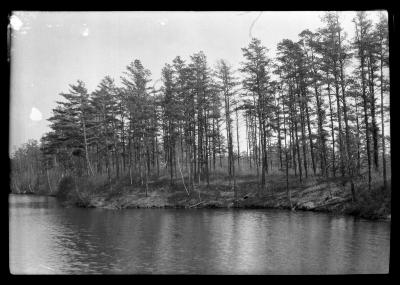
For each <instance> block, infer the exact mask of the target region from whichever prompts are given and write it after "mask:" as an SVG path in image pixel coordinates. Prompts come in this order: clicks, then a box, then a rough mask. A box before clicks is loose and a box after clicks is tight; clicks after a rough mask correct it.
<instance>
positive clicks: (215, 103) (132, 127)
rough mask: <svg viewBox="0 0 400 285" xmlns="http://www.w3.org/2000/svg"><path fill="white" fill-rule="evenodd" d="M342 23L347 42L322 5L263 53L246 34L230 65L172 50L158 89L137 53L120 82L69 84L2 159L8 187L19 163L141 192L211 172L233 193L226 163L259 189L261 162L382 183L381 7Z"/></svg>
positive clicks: (385, 77)
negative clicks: (41, 122)
mask: <svg viewBox="0 0 400 285" xmlns="http://www.w3.org/2000/svg"><path fill="white" fill-rule="evenodd" d="M353 23H354V29H355V30H354V31H355V36H354V38H351V39H348V38H347V36H346V33H345V32H344V30H343V29H342V27H341V25H340V19H339V16H338V14H337V13H334V12H328V13H326V14H325V15H324V17H323V19H322V24H323V27H322V28H320V29H317V30H316V31H310V30H305V31H303V32H301V33H300V34H299V38H298V41H292V40H289V39H284V40H282V41H281V42H279V43H278V46H277V56H276V57H275V58H271V57H269V55H268V49H267V48H266V47H264V46H263V45H262V43H261V41H260V40H258V39H256V38H253V39H252V40H251V42H250V43H249V45H248V46H247V47H245V48H242V52H243V61H242V62H241V63H240V67H239V68H238V70H234V68H233V67H232V66H230V65H229V63H227V62H226V61H225V60H219V61H218V62H217V64H216V65H215V66H214V67H210V66H209V64H208V62H207V59H206V55H205V54H204V53H203V52H199V53H195V54H193V55H192V56H191V57H190V59H189V60H188V61H185V60H183V59H182V58H181V57H179V56H177V57H176V58H175V59H174V60H173V61H172V62H171V63H167V64H165V66H164V68H163V69H162V72H161V75H162V78H161V80H162V84H161V85H162V86H161V87H160V88H155V86H154V85H152V84H151V83H150V82H151V79H150V76H151V74H150V71H149V70H148V69H146V68H145V67H144V66H143V65H142V63H141V62H140V60H134V61H133V62H132V63H131V64H129V65H128V66H127V67H126V70H125V72H124V74H123V75H122V76H121V85H120V86H118V85H117V84H116V83H115V80H114V79H113V78H111V77H109V76H106V77H105V78H104V79H103V80H102V81H101V82H100V83H99V85H98V87H97V88H96V90H94V91H93V92H89V91H88V90H87V89H86V87H85V84H84V82H82V81H77V82H76V83H75V84H71V85H70V86H69V91H68V92H66V93H61V94H60V95H61V97H62V100H60V101H57V107H56V108H55V109H53V116H52V117H51V118H50V119H49V121H50V122H51V125H50V127H51V129H52V130H51V131H50V132H49V133H47V134H45V135H44V136H43V137H42V139H41V142H40V146H39V145H38V144H34V143H33V145H32V143H31V144H28V145H27V146H26V147H22V148H21V149H20V150H18V151H17V152H16V153H15V155H14V156H13V158H12V167H13V172H12V174H13V175H14V176H13V180H12V185H11V186H12V187H18V182H20V181H21V180H20V179H18V177H20V176H21V175H22V174H24V173H27V171H29V173H34V172H35V171H36V172H38V174H41V175H43V177H46V176H47V179H48V184H49V186H50V184H51V183H50V179H49V171H51V173H53V175H55V174H54V173H56V172H57V173H58V174H57V175H59V176H60V177H61V176H64V175H67V174H70V175H74V176H76V177H82V176H88V177H91V176H96V175H105V176H106V177H107V179H108V181H109V182H111V181H112V180H113V179H121V178H122V177H123V178H127V177H129V181H130V184H134V183H140V184H141V185H143V186H145V189H146V191H147V185H148V183H149V181H150V180H151V179H154V178H156V177H159V176H160V175H163V174H164V173H165V171H167V173H168V177H169V180H170V183H171V184H173V183H174V181H177V180H179V181H182V182H183V185H184V187H185V189H186V191H187V192H189V191H193V190H194V189H196V187H197V186H198V185H200V184H207V185H208V184H209V183H210V175H211V173H213V172H214V171H215V170H216V169H221V168H222V169H225V171H226V173H227V175H228V176H229V181H230V185H232V188H233V189H236V187H235V184H236V179H235V177H236V174H237V171H238V169H240V168H241V167H244V166H246V167H247V168H249V169H250V172H251V173H254V175H256V176H257V177H258V179H259V185H260V187H259V191H260V192H263V191H267V190H268V189H266V185H267V179H268V174H269V173H270V172H271V171H272V168H274V169H277V170H278V171H281V172H282V173H283V174H284V175H286V181H287V183H289V182H288V181H289V180H288V177H289V174H291V175H292V174H294V175H295V176H296V177H298V179H299V182H302V181H303V180H304V179H306V178H308V177H309V176H315V175H318V176H322V177H343V179H345V180H347V181H349V182H350V183H351V185H352V189H353V190H354V181H355V180H356V179H359V178H360V177H365V178H366V179H367V180H368V187H369V188H371V184H372V183H373V180H374V179H378V177H379V181H382V182H383V187H385V188H386V187H387V181H388V177H387V176H388V174H387V160H388V157H389V158H390V155H389V153H390V138H389V136H388V134H385V123H387V122H389V106H388V104H387V103H385V98H386V100H387V98H388V96H389V89H390V88H389V86H390V85H389V72H388V71H389V45H388V20H387V18H386V17H385V15H384V14H383V13H382V14H380V15H379V19H378V20H377V22H376V23H374V22H373V21H372V20H371V19H369V17H368V15H367V13H366V12H357V14H356V17H355V18H354V19H353ZM240 126H242V127H244V128H241V127H240ZM241 129H243V131H241ZM243 134H244V135H245V141H246V144H245V145H243V144H240V141H241V139H240V136H241V135H243ZM243 139H244V138H242V141H243ZM35 147H36V150H37V151H32V150H31V149H32V148H33V149H34V148H35ZM39 148H40V149H39ZM32 157H35V159H34V160H33V159H32ZM34 161H36V163H37V164H36V165H35V164H33V162H34ZM375 174H377V175H375ZM45 175H46V176H45ZM30 183H33V182H30ZM29 185H31V184H29ZM288 186H289V185H288ZM54 187H56V186H55V185H53V188H54ZM287 188H288V190H289V187H287ZM146 193H147V192H146ZM235 194H236V191H235ZM199 195H200V193H199ZM353 198H354V199H356V197H355V193H354V191H353Z"/></svg>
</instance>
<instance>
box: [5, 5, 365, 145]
mask: <svg viewBox="0 0 400 285" xmlns="http://www.w3.org/2000/svg"><path fill="white" fill-rule="evenodd" d="M370 14H373V12H370ZM322 15H323V12H262V13H260V12H14V13H13V16H12V17H11V21H10V22H11V27H12V33H11V35H12V40H11V42H12V44H11V82H10V83H11V84H10V87H11V88H10V96H11V97H10V99H11V102H10V103H11V106H10V111H11V114H10V132H11V133H10V150H12V149H13V147H14V146H19V145H21V144H22V143H25V142H27V140H28V139H40V137H41V136H42V135H43V134H44V133H45V132H47V131H49V130H50V129H49V127H48V125H49V124H48V121H47V120H46V119H47V118H49V117H50V116H51V110H52V109H53V108H54V107H55V105H56V104H55V101H56V100H60V98H61V97H60V96H59V93H61V92H67V91H68V84H72V83H75V82H76V80H78V79H81V80H83V81H84V82H85V83H86V87H87V88H88V91H89V92H91V91H93V90H94V89H95V88H96V86H97V84H98V83H99V82H100V80H101V79H102V78H103V77H104V76H106V75H110V76H111V77H113V78H114V79H115V80H116V83H117V84H119V83H120V76H121V75H122V73H123V71H124V70H125V67H126V66H127V65H128V64H129V63H130V62H132V61H133V60H135V59H140V60H141V61H142V63H143V65H144V66H145V67H146V68H148V69H150V71H151V72H152V76H151V78H152V79H153V82H154V81H156V80H157V79H159V78H160V75H161V68H162V67H163V66H164V64H165V63H170V62H171V61H172V60H173V58H175V57H176V56H177V55H180V56H181V57H183V59H185V60H188V59H189V56H190V55H192V54H193V53H195V52H198V51H200V50H202V51H204V53H205V55H206V56H207V59H208V63H209V65H210V66H214V64H215V62H216V61H217V60H218V59H226V60H227V61H228V62H230V63H231V64H232V65H233V67H234V68H238V67H239V63H240V62H241V61H242V60H243V58H242V52H241V48H242V47H245V46H247V45H248V43H249V42H250V38H251V37H257V38H259V39H260V40H261V41H262V43H263V45H265V46H266V47H267V48H268V49H269V50H270V52H269V54H270V55H271V56H273V55H274V53H275V48H276V45H277V43H278V42H279V41H281V40H282V39H285V38H287V39H292V40H297V39H298V34H299V33H300V32H301V31H303V30H304V29H310V30H312V31H315V30H316V29H317V28H319V27H322V25H323V24H322V23H321V16H322ZM354 15H355V13H354V12H341V13H340V19H341V23H342V26H343V27H344V29H345V31H346V32H348V34H349V38H351V37H352V36H353V32H352V31H353V30H354V24H353V23H352V22H351V20H352V18H353V17H354Z"/></svg>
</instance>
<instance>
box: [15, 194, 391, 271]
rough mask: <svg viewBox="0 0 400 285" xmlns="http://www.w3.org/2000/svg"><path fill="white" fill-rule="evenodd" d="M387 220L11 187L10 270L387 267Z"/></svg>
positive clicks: (388, 228)
mask: <svg viewBox="0 0 400 285" xmlns="http://www.w3.org/2000/svg"><path fill="white" fill-rule="evenodd" d="M389 252H390V222H388V221H368V220H363V219H357V218H354V217H347V216H334V215H330V214H325V213H315V212H291V211H286V210H264V209H251V210H250V209H249V210H245V209H237V210H234V209H125V210H107V209H84V208H75V207H71V208H65V207H62V206H61V205H60V204H59V203H58V201H57V200H56V199H55V198H54V197H46V196H32V195H9V263H10V271H11V273H12V274H360V273H388V270H389Z"/></svg>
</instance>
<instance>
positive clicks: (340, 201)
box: [312, 198, 351, 209]
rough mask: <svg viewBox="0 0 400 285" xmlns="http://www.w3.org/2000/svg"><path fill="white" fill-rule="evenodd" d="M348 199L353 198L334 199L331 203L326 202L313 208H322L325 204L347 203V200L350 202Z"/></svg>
mask: <svg viewBox="0 0 400 285" xmlns="http://www.w3.org/2000/svg"><path fill="white" fill-rule="evenodd" d="M348 201H351V198H348V199H344V200H339V201H334V202H331V203H326V204H323V205H319V206H316V207H314V208H312V209H317V208H321V207H325V206H332V205H336V204H339V203H345V202H348Z"/></svg>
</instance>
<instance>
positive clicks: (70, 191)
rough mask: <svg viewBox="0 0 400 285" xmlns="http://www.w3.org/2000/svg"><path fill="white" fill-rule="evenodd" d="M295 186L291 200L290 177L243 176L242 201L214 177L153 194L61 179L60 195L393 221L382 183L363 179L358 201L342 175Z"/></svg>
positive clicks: (111, 204)
mask: <svg viewBox="0 0 400 285" xmlns="http://www.w3.org/2000/svg"><path fill="white" fill-rule="evenodd" d="M74 185H75V187H74ZM77 185H78V186H77ZM289 185H290V200H289V198H288V197H289V196H288V193H287V191H286V180H285V177H284V176H278V175H274V176H270V177H269V179H268V182H267V185H266V189H263V190H260V189H259V186H258V182H257V179H256V178H255V177H239V178H238V179H237V189H238V201H237V204H236V205H234V193H233V190H232V187H231V186H229V181H228V180H227V179H222V178H220V179H214V180H213V181H210V184H209V185H208V186H207V185H206V184H204V185H200V186H197V185H195V188H194V189H193V190H192V191H189V190H188V189H187V185H183V183H179V181H176V182H175V183H174V184H173V185H171V184H170V181H169V180H168V179H157V180H155V181H151V182H150V183H149V185H148V188H147V193H146V188H145V187H144V186H142V185H140V184H139V185H138V184H133V185H130V182H129V181H128V179H119V180H118V181H114V182H112V183H108V184H105V185H101V186H98V187H96V186H94V185H92V184H90V183H87V181H85V183H78V184H74V183H73V181H72V179H71V180H70V181H68V179H66V180H64V181H62V182H61V183H60V186H59V191H58V195H57V196H58V197H59V198H60V199H61V200H62V201H63V203H64V204H65V205H67V206H71V205H76V206H79V207H87V208H105V209H129V208H234V207H235V208H246V209H251V208H267V209H288V210H302V211H317V212H329V213H334V214H346V215H353V216H357V217H362V218H366V219H390V191H387V190H386V191H385V192H382V189H381V188H379V187H375V188H373V189H372V190H371V191H370V192H367V191H366V190H365V186H364V185H362V184H361V183H359V184H358V185H356V197H357V200H356V201H353V200H352V196H351V189H350V185H349V183H343V181H342V180H341V179H339V178H337V179H332V178H330V179H326V178H325V179H321V178H317V177H313V178H308V179H307V180H305V181H304V180H303V182H302V183H299V182H298V178H296V177H290V181H289ZM78 188H79V189H78Z"/></svg>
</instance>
